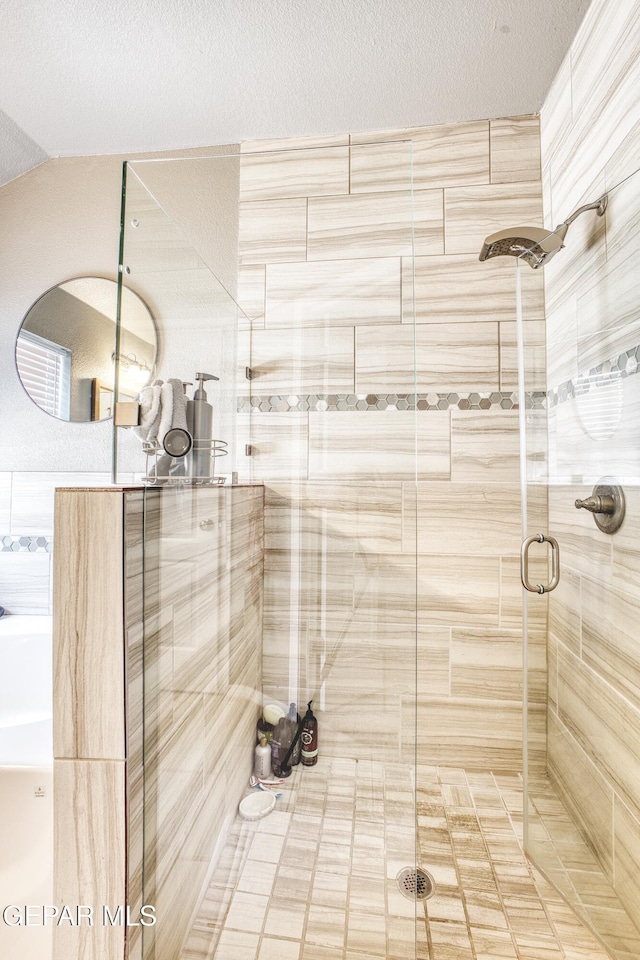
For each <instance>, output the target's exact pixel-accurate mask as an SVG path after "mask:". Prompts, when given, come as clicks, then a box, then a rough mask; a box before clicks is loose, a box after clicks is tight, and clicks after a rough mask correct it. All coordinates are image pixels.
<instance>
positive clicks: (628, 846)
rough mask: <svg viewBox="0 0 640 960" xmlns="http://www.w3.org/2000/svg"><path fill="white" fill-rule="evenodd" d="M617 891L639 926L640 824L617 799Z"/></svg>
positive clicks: (615, 840)
mask: <svg viewBox="0 0 640 960" xmlns="http://www.w3.org/2000/svg"><path fill="white" fill-rule="evenodd" d="M613 824H614V844H615V889H616V893H617V894H618V896H619V897H620V900H621V901H622V903H623V904H624V906H625V909H626V911H627V913H628V914H629V916H630V917H631V919H632V920H633V922H634V923H635V925H636V926H638V925H639V924H640V908H639V904H640V882H639V880H638V851H639V850H640V821H639V820H638V818H637V817H635V816H634V815H633V814H632V813H631V811H630V810H629V809H628V808H627V807H626V806H625V805H624V804H623V803H622V802H621V801H620V800H619V799H617V798H616V800H615V802H614V815H613Z"/></svg>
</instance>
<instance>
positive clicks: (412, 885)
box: [396, 867, 436, 900]
mask: <svg viewBox="0 0 640 960" xmlns="http://www.w3.org/2000/svg"><path fill="white" fill-rule="evenodd" d="M396 881H397V884H398V889H399V890H400V893H401V894H402V895H403V896H405V897H406V898H407V900H428V899H429V897H432V896H433V894H434V893H435V892H436V883H435V880H434V879H433V877H432V876H431V874H430V873H427V871H426V870H420V868H418V869H417V870H416V869H415V868H413V867H405V868H404V869H403V870H401V871H400V873H399V874H398V876H397V877H396Z"/></svg>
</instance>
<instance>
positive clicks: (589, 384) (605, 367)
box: [547, 346, 640, 407]
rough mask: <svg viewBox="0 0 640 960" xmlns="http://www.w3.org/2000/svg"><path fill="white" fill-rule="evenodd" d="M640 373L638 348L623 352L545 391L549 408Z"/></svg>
mask: <svg viewBox="0 0 640 960" xmlns="http://www.w3.org/2000/svg"><path fill="white" fill-rule="evenodd" d="M639 372H640V346H637V347H632V348H631V349H630V350H625V352H624V353H620V354H618V355H617V356H615V357H611V358H610V359H609V360H605V361H604V362H603V363H598V364H597V365H596V366H595V367H591V368H590V369H589V371H588V372H587V373H579V374H578V376H577V377H574V378H573V379H571V380H564V381H563V382H562V383H561V384H559V385H558V386H557V387H552V388H551V389H550V390H548V391H547V403H548V406H549V407H556V406H558V404H559V403H564V402H565V401H566V400H572V399H573V398H574V397H580V396H584V394H585V393H590V392H591V391H592V390H597V389H598V387H602V386H604V385H605V384H611V383H614V382H615V381H616V380H624V379H625V378H626V377H632V376H634V374H637V373H639Z"/></svg>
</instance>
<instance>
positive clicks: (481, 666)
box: [451, 627, 522, 709]
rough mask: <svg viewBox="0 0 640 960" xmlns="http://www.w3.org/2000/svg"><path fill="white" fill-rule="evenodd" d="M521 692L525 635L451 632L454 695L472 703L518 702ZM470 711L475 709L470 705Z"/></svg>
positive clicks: (494, 631)
mask: <svg viewBox="0 0 640 960" xmlns="http://www.w3.org/2000/svg"><path fill="white" fill-rule="evenodd" d="M521 690H522V633H521V632H520V631H517V630H495V629H494V630H487V629H484V630H473V629H467V630H462V629H458V628H457V627H454V628H453V630H452V632H451V695H452V697H468V698H469V699H471V700H477V699H486V700H517V699H518V697H519V696H520V695H521ZM470 709H473V706H472V705H470Z"/></svg>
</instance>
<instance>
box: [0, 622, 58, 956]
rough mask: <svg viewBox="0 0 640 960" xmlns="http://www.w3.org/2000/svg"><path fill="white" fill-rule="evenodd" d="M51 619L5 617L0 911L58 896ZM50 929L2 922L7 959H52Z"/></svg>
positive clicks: (1, 632)
mask: <svg viewBox="0 0 640 960" xmlns="http://www.w3.org/2000/svg"><path fill="white" fill-rule="evenodd" d="M51 648H52V644H51V617H37V616H5V617H1V618H0V906H1V907H2V908H4V907H5V906H7V905H9V904H16V905H23V906H24V905H26V904H30V905H39V906H42V905H44V904H50V903H51V902H52V896H53V880H52V877H53V742H52V722H51V719H52V699H53V697H52V694H53V680H52V671H51ZM51 939H52V935H51V927H50V926H49V927H43V926H29V927H24V926H22V927H8V926H6V925H5V924H4V923H1V922H0V957H11V960H48V958H50V957H51Z"/></svg>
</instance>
